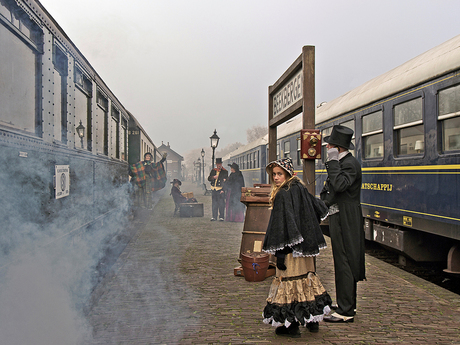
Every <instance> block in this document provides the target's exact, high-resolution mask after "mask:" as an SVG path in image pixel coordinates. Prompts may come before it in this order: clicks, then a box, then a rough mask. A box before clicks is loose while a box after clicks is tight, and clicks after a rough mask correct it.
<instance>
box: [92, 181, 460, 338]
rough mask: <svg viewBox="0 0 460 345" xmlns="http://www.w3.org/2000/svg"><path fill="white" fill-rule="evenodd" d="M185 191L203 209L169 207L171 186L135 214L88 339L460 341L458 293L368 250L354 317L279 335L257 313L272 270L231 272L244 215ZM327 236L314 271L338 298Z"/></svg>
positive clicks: (103, 289)
mask: <svg viewBox="0 0 460 345" xmlns="http://www.w3.org/2000/svg"><path fill="white" fill-rule="evenodd" d="M168 187H169V186H167V188H168ZM182 191H187V192H190V191H191V192H194V194H195V196H196V197H197V199H198V201H199V202H203V203H204V211H205V215H204V217H199V218H180V217H173V212H174V203H173V202H172V199H171V197H170V196H169V188H168V190H163V191H162V197H161V199H160V201H159V202H158V204H157V205H156V206H155V208H154V210H153V211H152V212H150V213H144V214H142V213H140V214H138V216H137V218H136V219H135V220H134V221H135V222H136V226H137V227H138V231H137V233H136V235H135V236H134V237H133V239H132V240H131V242H130V243H129V244H128V246H127V248H126V249H125V251H124V252H123V253H122V255H121V256H120V258H119V259H118V261H117V263H116V264H115V265H114V268H113V271H112V274H109V275H107V278H106V279H105V280H104V281H103V283H101V284H100V286H99V287H98V288H97V289H96V291H95V293H96V292H97V293H98V294H99V295H98V296H99V297H98V298H97V299H94V305H93V306H92V309H91V310H90V312H89V314H88V322H89V324H90V326H91V327H92V330H93V335H92V344H294V343H299V344H303V343H308V344H460V296H458V295H455V294H453V293H451V292H449V291H447V290H445V289H443V288H440V287H437V286H435V285H433V284H431V283H428V282H425V281H423V280H422V279H419V278H417V277H415V276H413V275H411V274H409V273H406V272H405V271H402V270H400V269H398V268H395V267H393V266H391V265H389V264H386V263H383V262H381V261H379V260H377V259H375V258H373V257H370V256H366V269H367V281H364V282H360V283H359V284H358V303H357V309H358V311H357V315H356V317H355V322H354V323H349V324H328V323H325V322H321V323H320V331H319V333H309V332H308V331H307V330H306V329H302V336H301V338H297V339H290V338H282V337H279V336H276V335H275V333H274V328H273V327H271V326H270V325H265V324H264V323H263V322H262V318H261V312H262V309H263V307H264V306H265V298H266V296H267V293H268V289H269V286H270V283H271V278H267V279H265V281H263V282H259V283H251V282H247V281H246V280H245V279H244V278H242V277H236V276H234V274H233V269H234V267H236V266H238V262H237V257H238V252H239V248H240V243H241V237H242V230H243V224H242V223H228V222H210V218H211V213H210V212H211V197H210V196H204V195H203V193H202V191H201V189H199V188H198V187H196V186H194V185H192V184H191V183H184V184H183V185H182ZM326 239H327V240H328V248H327V249H326V250H324V251H322V253H321V255H320V256H319V257H318V259H317V266H318V270H317V272H318V275H319V276H320V278H321V280H322V282H323V285H324V286H325V287H326V289H328V291H329V293H330V294H331V296H332V298H333V300H334V299H335V291H334V275H333V262H332V254H331V249H330V243H329V239H328V238H327V237H326Z"/></svg>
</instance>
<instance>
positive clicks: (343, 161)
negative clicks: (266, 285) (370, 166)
mask: <svg viewBox="0 0 460 345" xmlns="http://www.w3.org/2000/svg"><path fill="white" fill-rule="evenodd" d="M352 138H353V130H351V129H350V128H347V127H344V126H340V125H336V126H334V127H333V128H332V132H331V135H330V136H327V137H324V139H323V140H324V141H325V142H326V143H327V145H326V147H327V157H328V158H327V161H326V169H327V175H328V176H327V179H326V183H325V185H324V187H323V190H322V191H321V194H320V196H321V199H322V200H324V202H325V204H326V205H327V206H328V207H329V232H330V236H331V245H332V255H333V257H334V269H335V290H336V298H337V306H335V307H333V308H334V309H335V313H333V314H332V315H330V316H328V317H325V318H324V321H326V322H353V317H354V315H355V310H356V289H357V283H358V281H361V280H364V279H366V274H365V273H366V272H365V266H364V229H363V214H362V211H361V199H360V195H361V180H362V175H361V165H360V164H359V162H358V160H357V159H356V158H355V157H353V155H352V154H351V153H350V152H349V151H348V150H349V149H350V150H353V149H354V145H353V143H352V142H351V139H352Z"/></svg>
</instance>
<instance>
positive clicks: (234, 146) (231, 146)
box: [216, 142, 243, 157]
mask: <svg viewBox="0 0 460 345" xmlns="http://www.w3.org/2000/svg"><path fill="white" fill-rule="evenodd" d="M240 146H243V144H242V143H240V142H236V143H233V144H228V145H227V146H225V147H224V148H223V149H221V150H219V151H216V155H217V156H219V157H223V156H225V155H226V154H227V153H230V152H232V151H235V150H236V149H237V148H238V147H240Z"/></svg>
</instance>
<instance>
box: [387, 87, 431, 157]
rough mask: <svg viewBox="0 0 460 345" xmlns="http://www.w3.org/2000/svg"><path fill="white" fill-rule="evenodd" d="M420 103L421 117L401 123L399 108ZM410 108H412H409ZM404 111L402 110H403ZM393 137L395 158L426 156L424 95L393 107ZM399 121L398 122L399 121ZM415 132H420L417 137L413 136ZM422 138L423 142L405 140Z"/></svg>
mask: <svg viewBox="0 0 460 345" xmlns="http://www.w3.org/2000/svg"><path fill="white" fill-rule="evenodd" d="M416 101H417V102H420V104H419V112H420V116H418V117H417V118H409V119H408V120H407V121H405V122H404V119H403V121H401V119H398V118H397V110H398V109H397V108H399V107H403V106H404V105H408V104H409V103H413V104H415V102H416ZM409 107H410V106H409ZM401 109H402V108H401ZM392 110H393V114H392V115H393V116H392V118H393V135H394V138H395V140H394V141H393V142H394V143H393V145H394V148H393V149H394V153H395V157H403V158H404V157H410V156H423V155H424V154H425V124H424V120H423V119H424V97H423V95H418V96H417V97H413V98H410V99H407V100H405V101H403V102H400V103H397V104H395V105H393V109H392ZM397 120H398V121H397ZM414 132H418V133H417V134H416V135H413V133H414ZM414 136H416V137H420V139H422V140H418V139H417V138H416V139H415V140H414V139H412V140H411V139H409V140H404V141H405V143H403V139H406V138H411V137H414Z"/></svg>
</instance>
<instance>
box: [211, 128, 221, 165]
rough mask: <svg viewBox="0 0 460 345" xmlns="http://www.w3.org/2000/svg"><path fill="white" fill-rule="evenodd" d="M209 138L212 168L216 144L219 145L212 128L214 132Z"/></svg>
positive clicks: (215, 132) (217, 137)
mask: <svg viewBox="0 0 460 345" xmlns="http://www.w3.org/2000/svg"><path fill="white" fill-rule="evenodd" d="M209 139H211V148H212V169H214V151H215V150H216V147H217V145H219V139H220V138H219V136H218V135H217V131H216V130H214V134H213V135H212V136H210V137H209Z"/></svg>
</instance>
